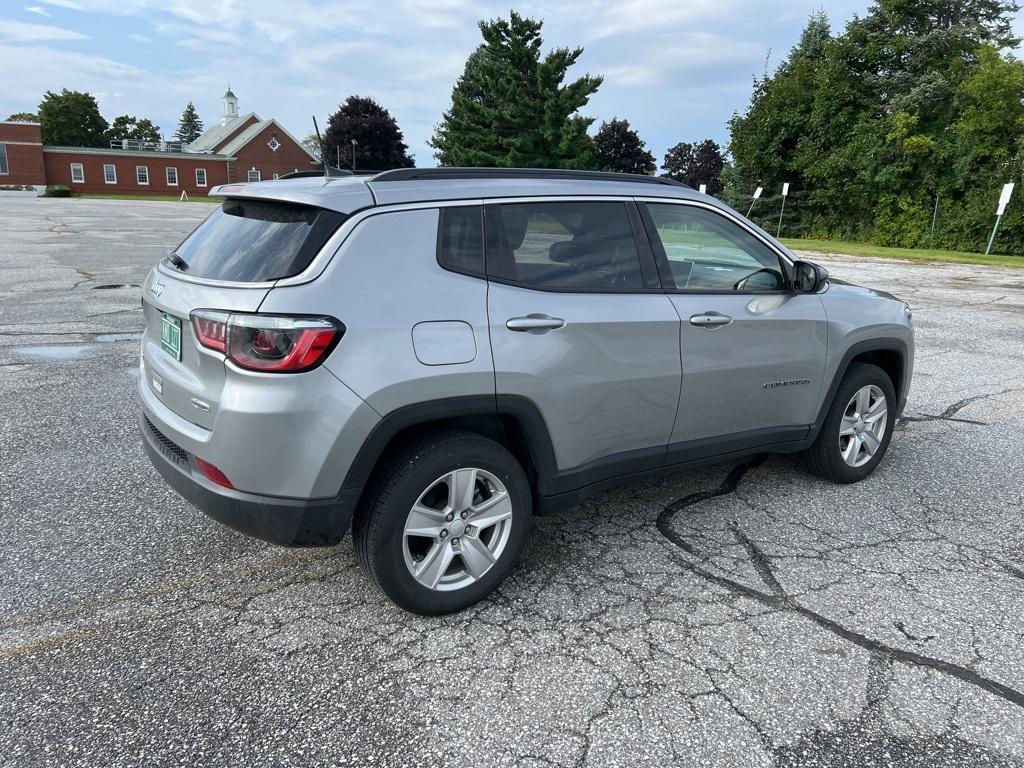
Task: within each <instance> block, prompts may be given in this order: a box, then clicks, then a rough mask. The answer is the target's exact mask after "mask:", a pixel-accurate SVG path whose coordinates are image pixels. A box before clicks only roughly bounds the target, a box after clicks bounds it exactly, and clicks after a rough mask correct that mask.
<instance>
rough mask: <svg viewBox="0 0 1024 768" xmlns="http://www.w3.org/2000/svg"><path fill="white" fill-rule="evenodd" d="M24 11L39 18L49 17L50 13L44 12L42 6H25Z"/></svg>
mask: <svg viewBox="0 0 1024 768" xmlns="http://www.w3.org/2000/svg"><path fill="white" fill-rule="evenodd" d="M25 10H26V11H28V12H29V13H34V14H37V15H39V16H49V15H50V12H49V11H48V10H46V9H45V8H43V6H41V5H26V6H25Z"/></svg>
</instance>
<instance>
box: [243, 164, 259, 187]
mask: <svg viewBox="0 0 1024 768" xmlns="http://www.w3.org/2000/svg"><path fill="white" fill-rule="evenodd" d="M254 173H255V174H256V178H255V179H254V178H253V177H252V175H253V174H254ZM246 180H247V181H248V182H250V183H251V182H256V181H263V174H261V173H260V172H259V170H257V168H256V166H255V165H254V166H253V167H252V168H250V169H249V170H248V172H247V175H246Z"/></svg>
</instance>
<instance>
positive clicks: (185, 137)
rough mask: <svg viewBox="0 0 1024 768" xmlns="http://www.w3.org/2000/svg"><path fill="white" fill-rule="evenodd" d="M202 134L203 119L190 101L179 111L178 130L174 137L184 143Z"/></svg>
mask: <svg viewBox="0 0 1024 768" xmlns="http://www.w3.org/2000/svg"><path fill="white" fill-rule="evenodd" d="M202 134H203V121H202V120H201V119H199V113H198V112H196V108H195V106H194V105H193V104H192V102H191V101H190V102H189V103H188V104H187V105H186V106H185V109H184V111H183V112H182V113H181V120H179V121H178V131H177V133H175V134H174V137H175V138H176V139H177V140H178V141H181V142H184V143H185V144H191V143H192V142H193V141H195V140H196V139H198V138H199V137H200V136H202Z"/></svg>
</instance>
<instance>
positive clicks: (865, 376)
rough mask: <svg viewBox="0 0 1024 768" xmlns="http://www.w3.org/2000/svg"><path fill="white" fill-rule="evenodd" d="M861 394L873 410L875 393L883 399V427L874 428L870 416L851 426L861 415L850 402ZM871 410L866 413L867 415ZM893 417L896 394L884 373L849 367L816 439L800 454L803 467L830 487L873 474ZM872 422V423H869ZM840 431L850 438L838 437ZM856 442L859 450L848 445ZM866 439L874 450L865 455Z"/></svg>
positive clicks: (863, 366)
mask: <svg viewBox="0 0 1024 768" xmlns="http://www.w3.org/2000/svg"><path fill="white" fill-rule="evenodd" d="M872 388H873V389H872ZM863 391H868V393H869V401H868V402H869V403H870V404H871V405H872V406H873V407H877V402H878V401H877V399H876V395H877V393H880V394H881V395H882V396H883V397H884V398H885V403H884V407H885V409H886V410H885V416H884V424H883V425H881V426H880V427H876V425H875V423H876V422H877V421H879V420H880V419H878V418H875V417H872V416H869V417H868V418H867V419H864V418H861V419H859V420H858V421H857V422H856V423H854V417H855V416H859V417H863V415H864V414H861V413H860V410H859V409H858V405H857V404H855V403H853V402H852V401H853V399H854V397H855V396H857V395H858V393H861V392H863ZM862 404H863V403H861V405H862ZM848 409H850V410H849V411H848ZM871 410H872V408H869V409H868V411H869V412H870V411H871ZM895 413H896V390H895V389H894V388H893V385H892V381H891V380H890V379H889V376H888V375H887V374H886V373H885V371H883V370H882V369H881V368H879V367H878V366H875V365H868V364H867V363H852V364H851V365H850V367H849V369H847V371H846V374H845V375H844V376H843V380H842V382H840V384H839V388H838V389H837V390H836V394H835V398H834V399H833V401H832V405H831V406H829V410H828V414H827V415H826V417H825V423H824V424H822V427H821V431H820V432H819V433H818V437H817V439H816V440H815V441H814V444H813V445H812V446H811V447H810V448H809V449H808V450H807V451H806V452H805V453H804V454H803V460H804V464H805V465H806V466H807V467H808V468H809V469H810V470H811V471H812V472H814V473H815V474H816V475H818V476H820V477H823V478H825V479H826V480H831V481H832V482H834V483H856V482H859V481H860V480H863V479H864V478H865V477H867V476H868V475H870V474H871V473H872V472H874V471H875V467H877V466H878V463H879V462H880V461H881V460H882V457H883V456H884V455H885V452H886V450H887V449H888V447H889V441H890V440H891V439H892V430H893V426H894V425H895V421H896V420H895ZM844 417H846V421H845V423H844ZM872 418H874V419H875V420H874V421H871V419H872ZM841 430H843V431H845V432H848V433H851V434H848V435H845V436H841V435H840V431H841ZM858 430H862V431H858ZM858 438H859V439H861V441H862V445H861V446H857V445H856V443H855V442H851V441H855V440H856V439H858ZM870 438H874V439H875V440H877V447H875V448H874V451H873V453H871V454H870V455H868V451H869V449H870V448H871V446H872V443H871V442H870ZM851 456H852V457H853V460H854V463H855V464H856V466H853V465H851V463H850V460H849V458H847V457H851Z"/></svg>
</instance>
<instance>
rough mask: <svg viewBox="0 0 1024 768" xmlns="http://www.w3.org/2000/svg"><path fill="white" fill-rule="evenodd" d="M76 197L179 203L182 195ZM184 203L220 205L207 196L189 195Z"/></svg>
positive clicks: (85, 194) (98, 194) (94, 194)
mask: <svg viewBox="0 0 1024 768" xmlns="http://www.w3.org/2000/svg"><path fill="white" fill-rule="evenodd" d="M74 197H81V198H83V199H86V200H159V201H162V202H165V203H166V202H167V201H168V200H170V201H173V202H175V203H176V202H178V200H179V199H180V198H181V193H180V192H179V193H178V194H177V195H129V194H118V193H116V192H80V193H79V194H77V195H74ZM182 202H189V203H219V202H220V200H219V199H216V198H212V197H207V196H206V195H196V196H192V195H189V197H188V200H185V201H182Z"/></svg>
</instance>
